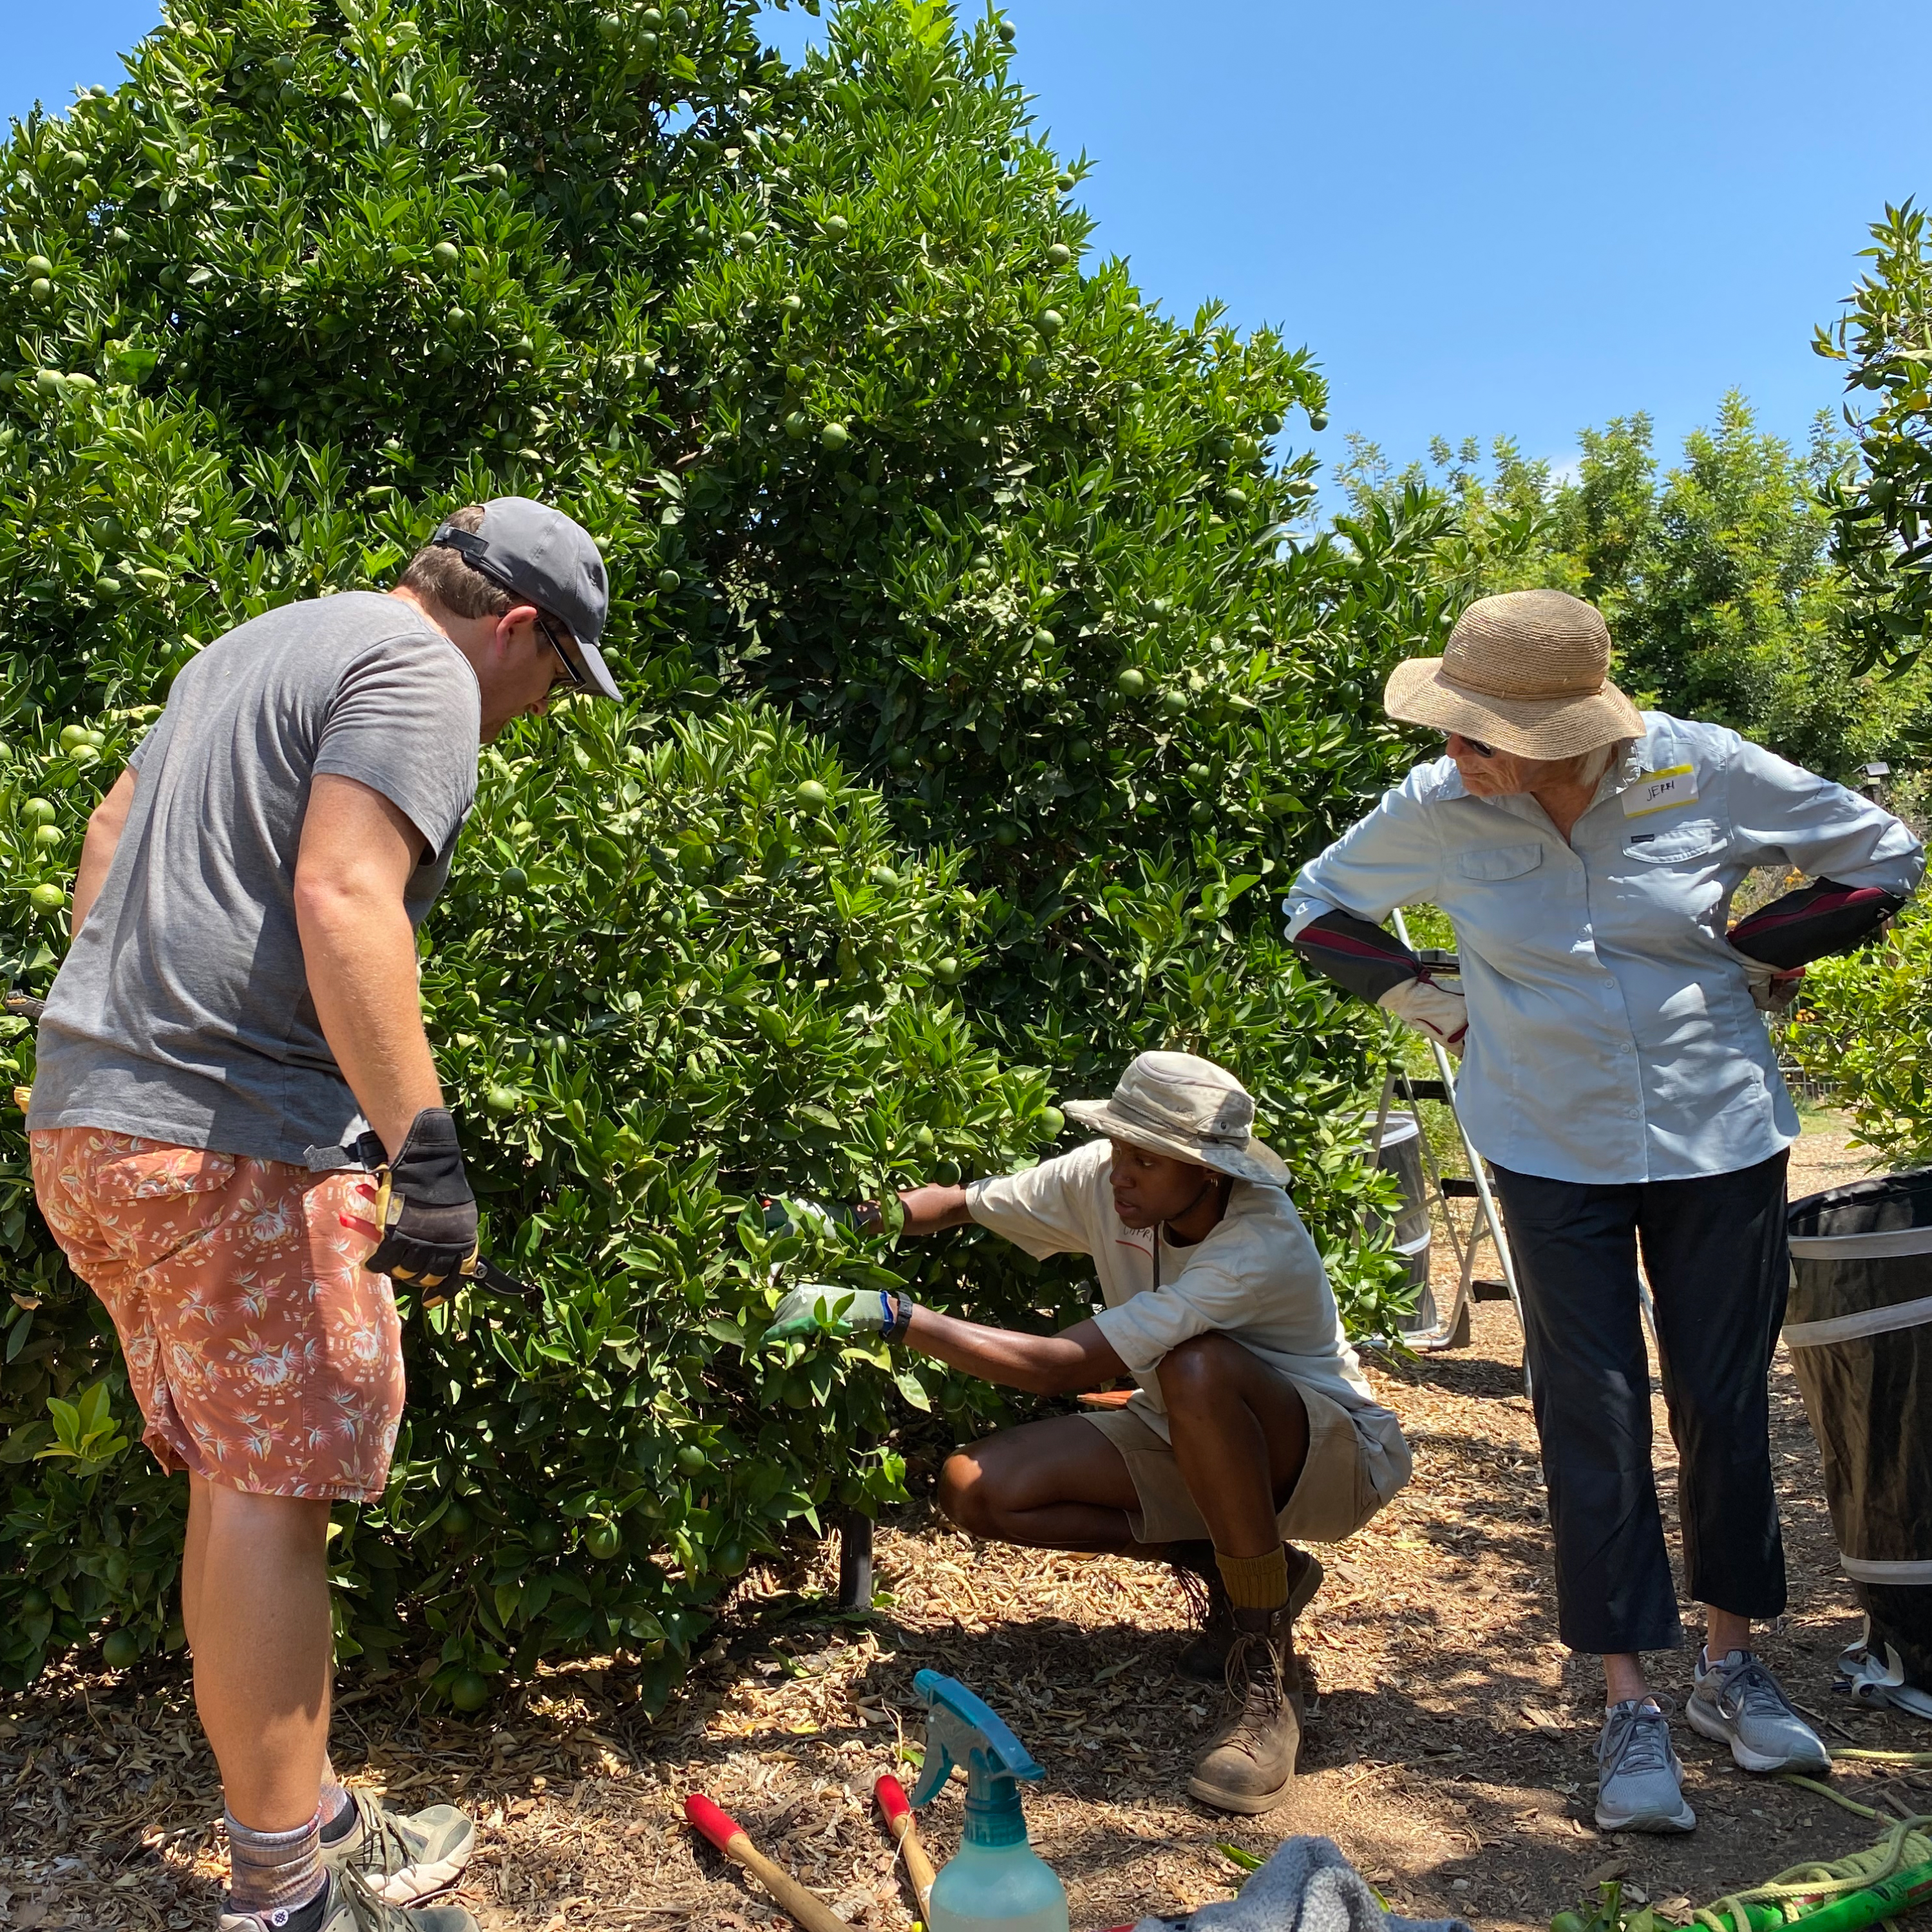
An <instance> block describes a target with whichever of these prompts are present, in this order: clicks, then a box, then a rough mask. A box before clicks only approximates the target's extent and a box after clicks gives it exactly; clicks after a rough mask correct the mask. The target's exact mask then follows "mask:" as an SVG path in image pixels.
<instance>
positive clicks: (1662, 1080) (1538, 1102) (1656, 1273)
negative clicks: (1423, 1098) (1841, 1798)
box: [1289, 590, 1923, 1831]
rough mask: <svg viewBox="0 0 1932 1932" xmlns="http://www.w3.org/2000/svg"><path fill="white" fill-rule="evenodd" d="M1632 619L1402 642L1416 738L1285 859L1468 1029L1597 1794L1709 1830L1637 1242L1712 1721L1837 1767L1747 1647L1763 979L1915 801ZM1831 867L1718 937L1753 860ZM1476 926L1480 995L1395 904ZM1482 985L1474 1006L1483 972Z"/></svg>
mask: <svg viewBox="0 0 1932 1932" xmlns="http://www.w3.org/2000/svg"><path fill="white" fill-rule="evenodd" d="M1609 663H1610V634H1609V632H1608V631H1607V628H1606V627H1605V625H1604V620H1603V619H1602V617H1601V616H1600V615H1599V614H1598V613H1597V612H1596V611H1595V610H1594V609H1592V607H1590V606H1589V604H1585V603H1583V602H1580V601H1579V600H1578V599H1577V598H1574V597H1570V596H1566V595H1564V594H1563V593H1562V592H1559V591H1553V590H1518V591H1511V592H1508V593H1507V594H1506V595H1502V596H1498V597H1487V598H1483V599H1482V600H1481V601H1480V602H1478V603H1477V604H1474V605H1472V607H1471V608H1470V609H1469V611H1468V613H1466V615H1465V616H1463V619H1462V621H1461V622H1460V623H1459V624H1457V626H1456V628H1455V631H1454V634H1452V635H1451V638H1450V640H1449V643H1448V648H1447V649H1446V650H1445V653H1444V655H1442V657H1441V658H1428V659H1418V660H1415V661H1411V662H1409V663H1407V664H1400V665H1398V666H1397V668H1396V670H1395V672H1394V675H1393V676H1391V678H1390V679H1389V681H1388V690H1387V692H1386V694H1385V704H1386V706H1387V709H1388V713H1389V715H1390V716H1391V717H1392V718H1400V719H1401V720H1403V721H1405V722H1407V723H1411V724H1425V725H1433V726H1434V727H1436V728H1438V729H1439V730H1442V731H1443V732H1444V733H1445V734H1446V736H1447V737H1448V745H1447V752H1448V755H1447V756H1446V757H1441V758H1437V759H1434V760H1431V761H1430V762H1429V763H1424V764H1421V765H1418V766H1417V767H1416V768H1415V770H1413V771H1412V772H1410V774H1409V777H1408V778H1407V779H1406V780H1405V781H1404V782H1403V784H1401V785H1400V786H1399V787H1397V789H1396V790H1393V791H1391V792H1389V793H1387V794H1386V795H1385V796H1384V797H1383V799H1382V802H1380V804H1379V805H1377V806H1376V809H1375V810H1374V811H1372V812H1370V814H1368V816H1367V817H1365V818H1364V819H1363V820H1361V822H1360V823H1358V824H1357V825H1355V826H1354V827H1353V828H1352V829H1351V830H1350V831H1349V832H1348V833H1347V835H1346V836H1345V837H1343V838H1341V839H1340V840H1338V841H1337V842H1336V843H1335V844H1333V845H1331V847H1329V848H1328V850H1327V851H1325V852H1324V853H1322V855H1321V856H1319V858H1317V859H1316V860H1315V861H1314V862H1313V863H1312V864H1310V865H1308V866H1307V867H1306V868H1304V870H1303V871H1302V872H1301V875H1300V877H1298V879H1297V880H1296V881H1295V886H1294V889H1293V892H1292V897H1291V899H1290V901H1289V933H1290V936H1291V938H1292V939H1293V940H1294V941H1295V945H1296V948H1297V950H1298V952H1299V953H1301V956H1302V957H1303V958H1304V959H1305V960H1306V961H1307V962H1308V963H1309V964H1310V965H1312V966H1313V967H1315V968H1316V969H1318V970H1319V971H1322V972H1324V973H1325V974H1328V975H1329V976H1330V977H1332V978H1334V979H1335V980H1338V981H1340V983H1342V984H1343V986H1346V987H1347V988H1348V989H1349V990H1351V991H1352V992H1355V993H1357V994H1358V995H1361V997H1363V998H1368V999H1372V1000H1374V1001H1376V1002H1377V1004H1379V1005H1382V1006H1383V1007H1387V1008H1388V1009H1390V1010H1393V1011H1394V1012H1395V1013H1397V1014H1398V1015H1399V1016H1401V1017H1402V1018H1403V1019H1405V1020H1406V1021H1407V1022H1409V1023H1410V1024H1411V1025H1415V1026H1416V1027H1418V1028H1420V1029H1421V1030H1422V1031H1425V1032H1427V1033H1428V1034H1431V1035H1433V1037H1436V1038H1438V1039H1440V1040H1443V1041H1444V1042H1445V1043H1446V1044H1448V1045H1449V1046H1451V1048H1452V1049H1458V1050H1460V1052H1461V1054H1462V1056H1463V1059H1462V1072H1461V1074H1460V1078H1459V1079H1458V1082H1457V1104H1458V1106H1459V1107H1460V1109H1461V1112H1462V1115H1463V1120H1464V1121H1465V1123H1466V1125H1467V1127H1468V1128H1469V1133H1470V1136H1471V1138H1472V1139H1473V1140H1474V1142H1475V1145H1477V1147H1478V1148H1480V1149H1481V1151H1482V1152H1483V1154H1484V1156H1485V1157H1487V1160H1489V1161H1490V1163H1491V1165H1492V1166H1493V1168H1494V1169H1495V1172H1496V1184H1497V1188H1498V1191H1499V1193H1500V1195H1501V1196H1502V1204H1503V1211H1504V1215H1505V1220H1506V1221H1507V1223H1508V1229H1509V1235H1510V1241H1511V1248H1512V1250H1513V1252H1514V1256H1515V1260H1516V1265H1517V1278H1518V1280H1519V1282H1520V1286H1521V1288H1522V1292H1523V1318H1524V1325H1525V1328H1526V1335H1525V1343H1526V1350H1527V1353H1528V1357H1529V1365H1530V1369H1531V1373H1532V1392H1533V1395H1534V1398H1535V1411H1536V1424H1537V1430H1538V1435H1539V1436H1540V1437H1541V1442H1542V1446H1543V1466H1544V1475H1545V1478H1546V1480H1547V1483H1548V1484H1549V1493H1550V1523H1551V1527H1552V1529H1553V1533H1554V1536H1555V1540H1556V1583H1557V1596H1558V1603H1559V1628H1560V1631H1561V1634H1562V1640H1563V1641H1564V1643H1566V1644H1568V1646H1570V1647H1571V1649H1575V1650H1579V1651H1586V1652H1595V1653H1596V1654H1598V1655H1601V1657H1602V1658H1603V1661H1604V1679H1605V1688H1606V1693H1607V1695H1606V1700H1605V1702H1606V1705H1607V1712H1606V1717H1605V1721H1604V1728H1603V1732H1602V1734H1601V1737H1600V1739H1599V1740H1598V1802H1597V1823H1598V1826H1600V1827H1601V1829H1604V1830H1606V1831H1618V1830H1637V1831H1688V1830H1690V1829H1691V1827H1692V1826H1694V1824H1695V1823H1696V1822H1697V1820H1696V1816H1695V1814H1694V1813H1693V1811H1691V1807H1690V1806H1689V1805H1688V1804H1687V1803H1686V1802H1685V1799H1684V1794H1683V1784H1682V1766H1680V1765H1679V1763H1678V1760H1677V1758H1676V1754H1675V1753H1674V1752H1673V1751H1672V1749H1671V1748H1670V1733H1669V1730H1668V1727H1667V1724H1666V1721H1665V1715H1664V1712H1663V1710H1662V1709H1661V1708H1660V1707H1659V1706H1658V1703H1657V1702H1656V1700H1655V1699H1654V1698H1653V1697H1652V1696H1651V1694H1650V1692H1649V1687H1648V1685H1646V1682H1645V1679H1644V1675H1643V1661H1642V1658H1641V1655H1640V1653H1641V1652H1644V1651H1646V1650H1659V1649H1670V1648H1674V1647H1676V1646H1680V1645H1682V1643H1683V1640H1684V1638H1683V1631H1682V1627H1681V1625H1680V1624H1679V1620H1678V1615H1677V1595H1676V1590H1675V1589H1674V1588H1673V1585H1672V1580H1671V1574H1670V1560H1669V1558H1668V1556H1667V1553H1666V1552H1665V1549H1664V1532H1663V1526H1662V1520H1661V1516H1660V1514H1659V1511H1658V1500H1657V1490H1656V1485H1655V1479H1654V1478H1653V1475H1652V1469H1651V1457H1650V1395H1649V1371H1648V1367H1647V1364H1646V1360H1645V1355H1644V1345H1643V1330H1642V1328H1641V1327H1640V1322H1639V1315H1638V1283H1637V1255H1638V1250H1639V1247H1640V1245H1641V1248H1642V1251H1643V1265H1644V1268H1645V1271H1646V1274H1648V1276H1649V1280H1650V1285H1651V1289H1652V1295H1653V1298H1654V1301H1655V1310H1656V1321H1657V1336H1658V1357H1659V1361H1660V1365H1661V1369H1662V1372H1663V1378H1664V1398H1665V1400H1666V1402H1667V1404H1668V1406H1669V1409H1670V1426H1671V1433H1672V1434H1673V1436H1674V1437H1675V1438H1676V1442H1677V1445H1678V1450H1679V1457H1680V1463H1681V1474H1680V1478H1679V1498H1680V1511H1679V1514H1680V1516H1681V1518H1682V1524H1683V1541H1684V1561H1685V1569H1686V1571H1687V1572H1688V1576H1687V1583H1688V1590H1689V1594H1690V1595H1691V1596H1692V1597H1693V1598H1695V1599H1696V1600H1697V1601H1698V1602H1700V1604H1703V1606H1704V1607H1705V1647H1704V1649H1703V1652H1702V1653H1701V1655H1700V1657H1699V1658H1698V1661H1697V1667H1696V1670H1695V1673H1694V1690H1693V1692H1692V1695H1691V1700H1690V1703H1689V1705H1688V1716H1689V1718H1690V1720H1691V1724H1692V1727H1694V1729H1695V1730H1697V1731H1699V1732H1700V1733H1703V1735H1704V1736H1706V1737H1709V1738H1713V1739H1720V1740H1721V1741H1723V1742H1726V1743H1727V1744H1728V1745H1730V1749H1731V1752H1732V1755H1733V1757H1735V1758H1736V1760H1737V1762H1738V1763H1739V1764H1740V1765H1742V1766H1744V1767H1745V1769H1748V1770H1752V1771H1760V1772H1777V1771H1787V1770H1814V1771H1815V1770H1819V1769H1823V1768H1824V1767H1826V1766H1829V1763H1830V1762H1831V1760H1830V1758H1829V1756H1828V1755H1827V1754H1826V1751H1825V1748H1824V1746H1823V1745H1822V1744H1821V1743H1820V1742H1819V1740H1818V1739H1817V1736H1816V1735H1815V1734H1814V1733H1813V1731H1812V1730H1811V1727H1810V1726H1809V1725H1808V1724H1806V1723H1805V1721H1804V1719H1803V1718H1802V1717H1801V1716H1800V1715H1799V1713H1798V1712H1796V1710H1795V1709H1793V1706H1792V1705H1791V1703H1790V1700H1788V1699H1787V1697H1785V1695H1784V1692H1783V1691H1781V1689H1780V1688H1779V1687H1778V1684H1777V1682H1776V1681H1775V1679H1773V1677H1772V1675H1771V1674H1770V1673H1769V1671H1768V1670H1766V1668H1765V1667H1764V1666H1763V1664H1762V1663H1760V1661H1758V1660H1757V1658H1755V1657H1754V1655H1752V1652H1751V1621H1752V1619H1764V1618H1770V1617H1775V1616H1778V1614H1779V1613H1780V1612H1781V1611H1782V1610H1783V1609H1784V1601H1785V1592H1784V1550H1783V1545H1782V1542H1781V1538H1780V1535H1779V1530H1778V1507H1777V1502H1776V1499H1775V1496H1774V1494H1773V1491H1772V1472H1771V1459H1770V1452H1769V1441H1768V1435H1769V1394H1768V1390H1767V1376H1768V1371H1769V1366H1770V1361H1771V1354H1772V1347H1773V1346H1774V1344H1775V1341H1776V1340H1777V1336H1778V1327H1779V1325H1780V1323H1781V1321H1782V1319H1783V1316H1784V1296H1785V1288H1786V1283H1787V1274H1788V1271H1789V1263H1788V1262H1787V1257H1786V1252H1785V1238H1784V1211H1785V1199H1784V1177H1785V1166H1786V1163H1787V1159H1788V1150H1789V1148H1790V1145H1791V1143H1792V1142H1793V1140H1795V1139H1796V1138H1797V1136H1798V1121H1797V1117H1796V1114H1795V1112H1793V1108H1792V1105H1791V1101H1790V1097H1789V1095H1788V1094H1787V1093H1786V1091H1785V1089H1784V1082H1783V1081H1782V1080H1781V1079H1780V1077H1779V1075H1778V1065H1777V1062H1776V1061H1775V1058H1773V1055H1772V1050H1771V1045H1770V1043H1769V1040H1768V1039H1767V1037H1766V1031H1765V1025H1764V1021H1763V1017H1762V1015H1761V1013H1760V1007H1767V1008H1768V1007H1775V1006H1776V1005H1778V1004H1782V1003H1784V1002H1786V1001H1789V999H1790V996H1791V994H1792V993H1793V991H1794V990H1795V989H1796V981H1797V977H1798V972H1799V969H1801V968H1802V967H1803V965H1805V962H1807V961H1808V960H1810V959H1816V958H1817V957H1819V956H1821V955H1823V954H1824V953H1831V952H1836V951H1842V950H1847V949H1848V948H1849V947H1852V946H1853V945H1855V944H1858V942H1859V941H1861V940H1862V939H1864V938H1869V937H1870V935H1872V934H1873V933H1874V932H1876V931H1877V930H1878V929H1879V928H1880V927H1881V926H1882V923H1883V922H1884V920H1885V919H1886V918H1887V917H1888V916H1890V914H1891V913H1892V912H1893V911H1894V910H1897V907H1899V906H1900V904H1902V903H1903V899H1904V896H1905V895H1906V894H1907V893H1909V892H1910V891H1911V890H1912V888H1913V886H1915V885H1916V884H1917V883H1918V878H1919V875H1920V873H1921V871H1922V869H1923V857H1922V853H1921V849H1920V847H1919V843H1918V840H1917V839H1916V838H1914V837H1913V836H1912V834H1911V833H1910V832H1908V831H1907V830H1906V828H1905V827H1904V826H1903V825H1901V824H1900V823H1899V822H1898V820H1897V819H1895V818H1894V817H1891V815H1890V814H1888V813H1887V812H1885V811H1880V810H1879V808H1878V807H1877V806H1876V805H1873V804H1871V803H1870V802H1868V801H1867V800H1866V799H1863V798H1861V797H1859V796H1858V795H1857V794H1856V793H1853V792H1850V791H1848V790H1845V789H1844V787H1842V786H1840V785H1837V784H1832V783H1831V782H1830V781H1828V780H1826V779H1824V778H1817V777H1814V775H1812V774H1811V773H1810V772H1805V771H1801V770H1799V769H1798V768H1797V767H1796V766H1793V765H1790V764H1787V763H1785V762H1784V760H1783V759H1781V758H1778V757H1773V756H1772V754H1770V753H1769V752H1768V751H1762V750H1760V748H1758V747H1757V745H1753V744H1751V743H1750V742H1748V740H1746V739H1743V738H1742V737H1740V736H1739V735H1738V734H1737V733H1736V732H1735V731H1730V730H1725V729H1724V728H1722V727H1720V726H1718V725H1714V724H1697V723H1693V722H1690V721H1685V720H1683V719H1680V718H1671V717H1667V716H1666V715H1664V714H1663V713H1661V712H1640V711H1639V710H1638V709H1637V707H1636V706H1634V705H1633V704H1632V703H1631V701H1630V700H1629V699H1628V698H1627V697H1625V695H1624V694H1623V693H1622V691H1619V690H1618V689H1617V688H1616V685H1613V684H1612V683H1610V682H1609V681H1608V679H1607V670H1608V667H1609ZM1755 865H1778V866H1781V867H1786V868H1790V869H1792V870H1793V871H1798V872H1800V873H1802V874H1807V875H1808V876H1810V877H1811V878H1812V879H1813V880H1814V883H1812V884H1811V885H1809V886H1805V887H1804V888H1802V889H1800V890H1799V891H1796V892H1791V893H1789V894H1787V895H1786V896H1785V897H1784V898H1781V899H1779V900H1778V901H1776V902H1775V904H1772V905H1770V906H1769V907H1766V908H1765V909H1764V910H1763V911H1762V912H1760V913H1757V914H1755V915H1754V916H1752V917H1751V918H1749V919H1745V920H1744V921H1743V922H1742V923H1741V924H1739V925H1738V926H1735V927H1732V928H1731V929H1730V930H1729V932H1727V930H1726V922H1727V910H1728V907H1729V905H1730V898H1731V895H1732V893H1733V891H1734V890H1735V889H1736V887H1737V886H1738V884H1739V881H1740V880H1742V878H1743V877H1744V876H1745V874H1746V872H1747V871H1749V870H1750V869H1751V868H1752V867H1753V866H1755ZM1417 899H1421V900H1427V901H1433V903H1434V904H1436V905H1439V906H1440V907H1442V909H1443V910H1444V911H1445V912H1446V913H1448V915H1449V917H1450V918H1451V920H1452V921H1453V922H1454V925H1455V928H1456V935H1457V946H1458V950H1459V952H1460V956H1461V960H1462V981H1463V989H1462V991H1461V992H1458V991H1457V990H1455V989H1453V988H1451V987H1448V986H1443V985H1441V984H1439V983H1436V981H1435V980H1433V979H1432V978H1431V977H1430V974H1429V973H1428V971H1427V969H1426V968H1424V967H1423V966H1422V965H1421V963H1420V962H1418V960H1417V959H1415V956H1413V955H1412V954H1411V953H1409V952H1408V951H1407V950H1406V949H1405V948H1403V947H1401V946H1400V945H1398V944H1397V943H1396V942H1395V941H1394V940H1393V939H1392V938H1390V936H1389V935H1388V934H1387V933H1385V932H1383V931H1382V929H1381V927H1380V924H1379V922H1380V921H1381V920H1382V919H1385V918H1386V917H1387V916H1388V913H1389V912H1390V911H1391V910H1392V909H1393V908H1394V907H1397V906H1400V905H1403V904H1406V903H1407V902H1409V901H1412V900H1417ZM1465 995H1466V1001H1467V1004H1465V998H1464V996H1465Z"/></svg>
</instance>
